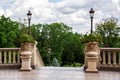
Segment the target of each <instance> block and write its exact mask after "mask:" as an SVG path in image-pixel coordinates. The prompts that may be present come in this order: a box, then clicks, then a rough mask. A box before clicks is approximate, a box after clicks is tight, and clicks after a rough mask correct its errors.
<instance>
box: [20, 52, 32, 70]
mask: <svg viewBox="0 0 120 80" xmlns="http://www.w3.org/2000/svg"><path fill="white" fill-rule="evenodd" d="M31 55H32V52H31V51H23V52H21V56H20V58H21V61H22V64H21V68H20V70H22V71H30V70H32V68H31V57H32V56H31Z"/></svg>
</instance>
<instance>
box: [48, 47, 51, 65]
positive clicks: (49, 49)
mask: <svg viewBox="0 0 120 80" xmlns="http://www.w3.org/2000/svg"><path fill="white" fill-rule="evenodd" d="M50 54H51V48H48V55H49V65H50Z"/></svg>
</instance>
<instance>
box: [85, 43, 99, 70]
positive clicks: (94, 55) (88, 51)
mask: <svg viewBox="0 0 120 80" xmlns="http://www.w3.org/2000/svg"><path fill="white" fill-rule="evenodd" d="M84 53H85V67H84V68H85V71H86V72H98V70H97V66H98V62H99V54H100V50H99V46H98V42H89V43H86V44H85V49H84Z"/></svg>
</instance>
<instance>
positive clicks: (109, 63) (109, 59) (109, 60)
mask: <svg viewBox="0 0 120 80" xmlns="http://www.w3.org/2000/svg"><path fill="white" fill-rule="evenodd" d="M107 65H108V66H111V53H110V52H108V64H107Z"/></svg>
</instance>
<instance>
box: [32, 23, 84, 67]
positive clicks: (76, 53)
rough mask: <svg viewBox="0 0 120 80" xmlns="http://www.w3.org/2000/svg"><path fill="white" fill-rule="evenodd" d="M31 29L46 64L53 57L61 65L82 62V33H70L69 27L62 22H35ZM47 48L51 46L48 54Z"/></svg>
mask: <svg viewBox="0 0 120 80" xmlns="http://www.w3.org/2000/svg"><path fill="white" fill-rule="evenodd" d="M31 31H32V36H33V37H34V38H35V39H36V40H37V42H38V45H37V46H38V48H39V51H40V53H41V55H42V59H43V60H44V63H45V64H46V65H47V64H49V58H50V60H53V58H54V57H56V58H57V60H58V62H59V63H60V64H61V65H65V64H72V63H73V62H80V63H83V62H84V54H83V44H82V43H81V38H82V35H79V34H77V33H72V29H71V27H69V26H67V25H65V24H63V23H52V24H37V25H32V26H31ZM48 48H51V52H50V55H48ZM51 64H52V61H51Z"/></svg>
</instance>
